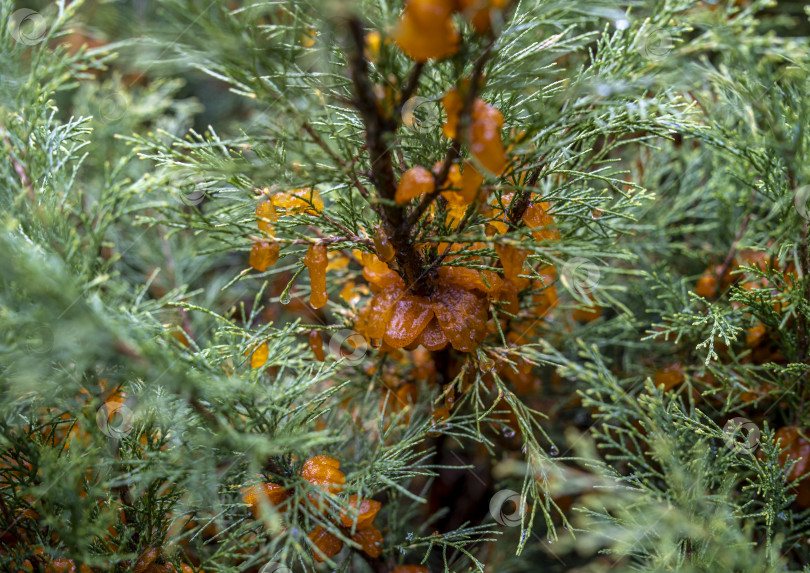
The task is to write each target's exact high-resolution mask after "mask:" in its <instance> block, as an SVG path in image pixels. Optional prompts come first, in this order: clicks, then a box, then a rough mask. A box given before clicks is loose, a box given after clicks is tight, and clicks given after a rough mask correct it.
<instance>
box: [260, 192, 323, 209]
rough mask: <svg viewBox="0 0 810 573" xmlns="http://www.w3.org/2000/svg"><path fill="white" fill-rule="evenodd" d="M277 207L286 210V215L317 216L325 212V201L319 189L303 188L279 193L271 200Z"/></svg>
mask: <svg viewBox="0 0 810 573" xmlns="http://www.w3.org/2000/svg"><path fill="white" fill-rule="evenodd" d="M271 201H272V202H273V205H274V206H275V207H278V208H281V209H284V212H285V214H287V215H291V214H294V213H308V214H310V215H317V214H318V213H320V212H321V211H323V200H322V199H321V194H320V192H319V191H318V190H317V189H312V188H310V187H303V188H301V189H292V190H290V191H286V192H279V193H276V194H275V195H273V197H272V198H271Z"/></svg>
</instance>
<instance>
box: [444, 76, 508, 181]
mask: <svg viewBox="0 0 810 573" xmlns="http://www.w3.org/2000/svg"><path fill="white" fill-rule="evenodd" d="M442 105H443V106H444V109H445V112H446V113H447V121H446V122H445V124H444V125H443V126H442V133H443V134H444V135H445V137H448V138H450V139H455V138H456V137H457V136H458V124H459V120H460V115H461V112H462V111H463V109H464V100H463V99H462V97H461V94H460V92H459V90H458V88H453V89H451V90H449V91H448V92H447V93H446V94H445V95H444V97H443V98H442ZM470 115H471V122H470V126H469V133H468V134H467V139H468V141H469V144H470V151H471V152H472V154H473V156H474V157H475V158H476V159H477V160H478V161H480V162H481V164H482V165H483V166H484V167H486V168H487V169H488V170H489V171H491V172H493V173H495V174H496V175H500V174H501V173H503V170H504V169H505V168H506V151H505V150H504V147H503V142H502V141H501V129H502V128H503V123H504V122H503V115H502V114H501V112H500V111H499V110H498V109H497V108H496V107H495V106H492V105H489V104H488V103H486V102H485V101H484V100H482V99H481V98H476V99H475V100H474V102H473V109H472V113H471V114H470Z"/></svg>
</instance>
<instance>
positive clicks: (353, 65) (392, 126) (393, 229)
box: [348, 16, 430, 294]
mask: <svg viewBox="0 0 810 573" xmlns="http://www.w3.org/2000/svg"><path fill="white" fill-rule="evenodd" d="M348 26H349V32H350V35H351V39H352V44H353V49H352V50H351V53H350V54H349V72H350V76H351V80H352V83H353V85H354V92H355V93H354V106H355V107H356V108H357V110H358V111H359V112H360V115H361V117H362V118H363V124H364V125H365V128H366V149H367V151H368V155H369V160H370V167H371V173H370V175H371V181H372V182H373V183H374V186H375V187H376V189H377V193H378V194H379V196H380V197H381V198H382V199H385V202H384V203H383V204H382V206H381V207H382V208H381V213H382V219H383V224H384V228H385V232H386V234H387V235H388V240H389V241H391V245H392V246H393V247H394V250H395V251H396V262H397V264H398V265H399V268H400V269H401V270H402V272H403V274H404V278H405V282H406V283H407V284H408V286H409V287H410V288H411V289H412V290H413V291H414V292H417V293H419V294H427V292H428V291H429V289H430V287H429V285H427V284H425V281H422V280H420V279H421V275H422V272H421V271H422V266H423V264H424V261H423V259H422V255H421V254H420V253H419V251H417V250H416V249H415V248H414V246H413V244H412V242H411V227H410V226H409V225H408V224H407V223H408V221H407V219H406V218H405V215H404V209H403V208H402V207H400V206H399V205H396V204H395V203H394V196H395V195H396V190H397V180H396V175H395V173H394V165H393V160H392V153H391V150H392V147H393V144H392V141H393V135H394V133H395V131H396V128H397V122H396V121H395V120H393V119H392V118H390V117H386V116H384V115H383V114H382V113H381V112H380V110H379V108H378V106H377V98H376V96H375V95H374V89H373V88H372V86H371V83H370V82H369V79H368V62H367V61H366V58H365V55H364V53H363V49H364V45H365V34H364V31H363V24H362V23H361V22H360V20H359V19H358V18H357V17H354V16H353V17H350V18H349V20H348Z"/></svg>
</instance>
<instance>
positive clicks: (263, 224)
mask: <svg viewBox="0 0 810 573" xmlns="http://www.w3.org/2000/svg"><path fill="white" fill-rule="evenodd" d="M256 220H257V224H258V226H259V230H260V231H264V232H265V233H267V234H268V235H271V236H272V235H273V223H275V222H276V221H277V220H278V213H276V208H275V207H274V206H273V202H272V201H270V200H264V201H262V202H261V203H259V204H258V205H256Z"/></svg>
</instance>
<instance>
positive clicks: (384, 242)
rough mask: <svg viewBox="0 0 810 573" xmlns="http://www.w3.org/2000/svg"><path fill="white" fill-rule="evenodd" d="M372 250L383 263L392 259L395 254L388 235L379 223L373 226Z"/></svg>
mask: <svg viewBox="0 0 810 573" xmlns="http://www.w3.org/2000/svg"><path fill="white" fill-rule="evenodd" d="M374 250H375V251H376V252H377V257H379V259H380V260H381V261H382V262H384V263H387V262H389V261H392V260H393V259H394V256H396V251H394V247H393V245H391V241H389V240H388V235H386V234H385V231H384V230H383V228H382V227H381V226H379V225H377V226H376V227H375V228H374Z"/></svg>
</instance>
